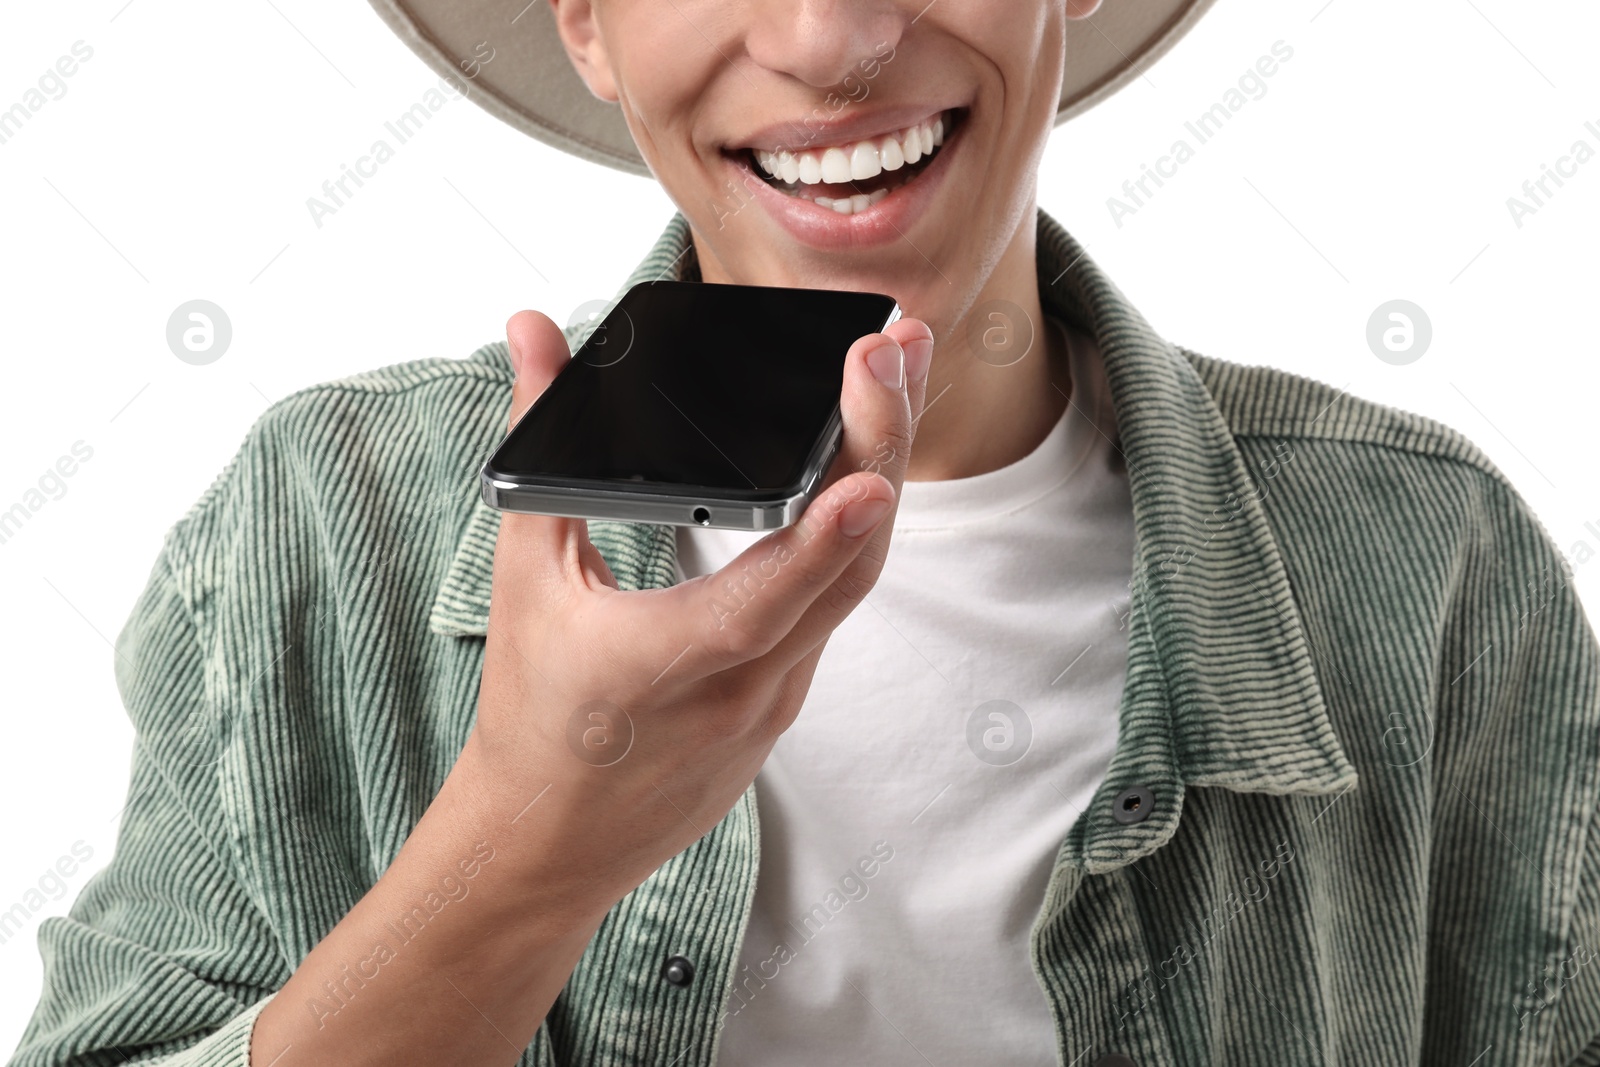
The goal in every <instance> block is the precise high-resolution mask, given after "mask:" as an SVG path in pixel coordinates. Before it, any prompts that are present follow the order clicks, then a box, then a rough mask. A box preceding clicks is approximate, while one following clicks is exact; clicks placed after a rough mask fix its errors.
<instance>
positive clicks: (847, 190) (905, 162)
mask: <svg viewBox="0 0 1600 1067" xmlns="http://www.w3.org/2000/svg"><path fill="white" fill-rule="evenodd" d="M965 117H966V108H952V109H950V110H948V111H943V112H941V113H939V114H938V115H935V116H934V117H933V118H931V119H927V120H926V121H924V122H920V123H918V124H916V125H914V126H908V127H906V128H905V129H902V130H897V131H895V132H894V133H891V134H886V135H883V136H879V137H872V138H869V139H867V140H863V141H854V142H851V143H849V144H841V145H831V146H824V147H814V148H807V149H805V150H803V151H797V152H790V151H778V152H767V151H764V150H761V149H750V148H745V149H738V150H735V151H732V152H729V153H727V154H728V155H729V156H730V157H731V158H732V159H734V160H736V161H738V162H740V163H742V164H743V165H745V166H746V167H748V168H750V170H751V171H752V172H754V173H755V174H756V176H758V177H759V178H761V180H762V181H764V182H766V183H767V184H768V185H769V186H771V187H772V188H774V189H776V190H778V191H779V192H780V193H783V194H785V195H786V196H791V197H794V198H795V199H797V200H809V201H811V202H812V203H814V204H816V205H817V206H818V207H823V208H831V209H832V210H834V211H836V212H838V213H839V214H841V215H854V214H857V213H858V212H862V211H865V210H867V209H868V208H869V207H871V206H872V205H874V204H876V203H878V202H879V201H880V200H882V199H884V198H885V197H887V196H888V195H889V194H890V193H892V192H894V191H895V190H896V189H899V188H900V187H902V186H905V185H909V184H910V183H911V182H913V181H915V180H916V179H917V177H918V176H920V175H921V174H922V172H923V171H925V170H926V169H927V167H928V164H929V163H930V162H931V161H932V160H933V158H934V157H935V156H937V155H938V154H939V153H940V152H941V151H943V150H944V147H943V146H944V145H945V143H946V142H947V141H948V140H950V139H951V138H952V137H953V136H954V135H955V134H956V133H957V132H958V131H959V130H960V128H961V124H962V120H963V119H964V118H965Z"/></svg>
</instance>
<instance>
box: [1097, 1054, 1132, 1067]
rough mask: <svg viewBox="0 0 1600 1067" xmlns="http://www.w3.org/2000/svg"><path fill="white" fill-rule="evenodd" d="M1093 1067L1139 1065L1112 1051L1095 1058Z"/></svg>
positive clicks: (1128, 1066)
mask: <svg viewBox="0 0 1600 1067" xmlns="http://www.w3.org/2000/svg"><path fill="white" fill-rule="evenodd" d="M1094 1067H1139V1065H1138V1064H1137V1063H1134V1062H1133V1061H1132V1060H1131V1059H1129V1058H1128V1057H1126V1056H1124V1055H1123V1054H1122V1053H1120V1052H1113V1053H1111V1054H1110V1055H1108V1056H1101V1057H1100V1058H1099V1059H1097V1060H1095V1061H1094Z"/></svg>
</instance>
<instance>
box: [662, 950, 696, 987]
mask: <svg viewBox="0 0 1600 1067" xmlns="http://www.w3.org/2000/svg"><path fill="white" fill-rule="evenodd" d="M661 977H663V978H665V979H666V980H667V981H668V982H671V983H672V984H673V985H675V986H686V985H688V984H689V983H690V982H692V981H694V964H692V963H690V962H689V961H688V960H686V959H684V958H683V957H682V956H668V957H667V962H666V963H663V964H662V965H661Z"/></svg>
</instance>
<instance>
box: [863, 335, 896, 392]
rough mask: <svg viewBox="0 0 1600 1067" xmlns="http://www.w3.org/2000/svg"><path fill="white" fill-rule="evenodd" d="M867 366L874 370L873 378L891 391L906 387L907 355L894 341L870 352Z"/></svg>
mask: <svg viewBox="0 0 1600 1067" xmlns="http://www.w3.org/2000/svg"><path fill="white" fill-rule="evenodd" d="M867 366H869V367H871V368H872V374H873V376H874V377H876V378H877V379H878V381H880V382H882V383H883V384H884V385H887V386H888V387H889V388H890V389H903V388H904V387H905V384H906V374H905V353H903V352H901V351H900V346H899V345H897V344H895V343H894V342H893V341H891V342H889V343H888V344H886V345H879V346H878V347H877V348H874V349H873V350H872V351H871V352H868V353H867Z"/></svg>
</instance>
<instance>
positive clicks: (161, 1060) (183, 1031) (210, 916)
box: [11, 534, 290, 1067]
mask: <svg viewBox="0 0 1600 1067" xmlns="http://www.w3.org/2000/svg"><path fill="white" fill-rule="evenodd" d="M173 543H174V536H173V534H169V535H168V537H167V541H166V544H165V545H164V547H163V550H162V552H161V555H160V557H159V558H158V559H157V561H156V564H155V567H154V569H153V570H152V572H151V575H150V578H149V581H148V583H147V584H146V586H145V588H144V590H143V592H142V593H141V594H140V597H139V599H138V601H137V603H136V605H135V607H134V610H133V613H132V615H131V617H130V618H129V619H128V621H127V623H126V624H125V625H124V627H123V629H122V631H121V632H120V633H119V634H118V637H117V640H116V644H115V650H116V660H115V671H116V677H117V685H118V689H119V691H120V693H121V696H122V699H123V702H124V704H125V706H126V709H127V712H128V714H129V716H130V718H131V719H132V720H133V724H134V729H135V742H134V753H133V769H132V775H131V781H130V784H129V791H128V802H127V806H126V808H125V809H124V810H123V812H122V815H121V825H120V828H119V830H118V836H117V843H116V848H115V852H114V854H113V857H112V859H111V861H110V863H109V864H108V865H107V866H106V867H105V868H104V869H103V870H101V871H99V872H98V873H97V874H95V875H94V877H92V878H91V879H90V880H89V881H88V883H87V884H86V885H85V886H84V888H83V891H82V892H81V893H80V894H79V896H78V899H77V900H76V901H75V902H74V903H73V905H72V908H71V910H70V912H69V913H68V915H67V916H66V917H64V918H51V919H47V920H45V921H44V922H43V923H41V924H40V927H39V935H38V936H39V947H40V953H41V955H42V957H43V962H44V988H43V993H42V995H41V997H40V1000H39V1004H38V1007H37V1008H36V1009H35V1011H34V1014H33V1017H32V1019H31V1020H30V1021H29V1023H28V1026H27V1029H26V1031H25V1032H24V1034H23V1036H22V1040H21V1043H20V1044H19V1046H18V1048H17V1050H16V1052H15V1054H14V1057H13V1059H12V1061H11V1062H12V1064H13V1065H14V1067H44V1065H47V1064H48V1065H74V1067H77V1065H81V1067H88V1065H91V1064H93V1065H97V1067H98V1065H108V1067H109V1065H118V1067H120V1065H123V1064H129V1063H139V1064H162V1065H165V1067H247V1065H248V1063H249V1046H250V1031H251V1027H252V1025H253V1024H254V1021H255V1017H256V1014H257V1013H258V1012H259V1011H260V1010H261V1008H262V1007H264V1006H265V1004H266V1003H267V1001H268V1000H269V999H270V998H271V995H272V992H273V991H274V990H275V989H277V988H278V987H279V986H281V984H282V983H283V982H284V981H286V980H287V979H288V975H289V970H290V968H288V967H287V966H286V965H285V963H284V961H283V959H282V953H281V952H280V951H279V948H278V946H277V944H276V943H275V939H274V937H273V934H272V931H271V929H270V927H269V925H268V924H267V923H266V922H265V921H264V919H263V917H262V913H261V911H260V910H259V909H258V908H257V906H256V905H255V903H254V902H253V901H252V899H251V894H250V892H249V890H248V888H247V887H246V886H245V885H244V884H243V882H242V881H241V880H240V879H239V878H238V876H237V874H236V871H237V869H238V868H237V865H236V864H235V863H233V862H232V855H231V852H230V850H231V848H232V843H231V841H230V835H229V834H228V832H227V820H226V818H225V809H224V807H223V804H222V803H221V798H220V797H219V795H218V794H219V789H218V785H217V783H218V765H219V763H220V762H221V761H222V760H223V759H225V758H226V755H227V751H228V738H227V736H226V731H225V729H224V728H223V724H221V723H220V722H219V721H218V720H217V718H216V716H215V715H214V714H213V709H214V708H215V702H214V701H211V700H208V698H207V692H206V688H207V685H206V681H205V671H204V663H203V660H204V651H203V649H202V647H201V644H200V642H199V640H198V638H197V629H196V625H195V619H194V613H193V611H192V610H191V607H190V605H189V604H188V603H186V601H185V598H184V596H183V593H182V590H181V589H180V587H179V584H178V583H177V581H176V580H175V578H174V574H173V564H172V559H171V553H172V550H173Z"/></svg>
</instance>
